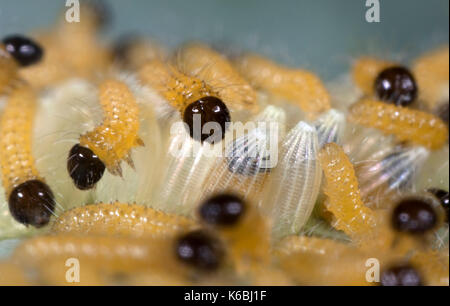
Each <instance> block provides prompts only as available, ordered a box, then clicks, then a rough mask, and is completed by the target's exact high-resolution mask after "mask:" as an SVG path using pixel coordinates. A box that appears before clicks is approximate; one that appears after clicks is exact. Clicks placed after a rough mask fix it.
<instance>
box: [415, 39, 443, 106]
mask: <svg viewBox="0 0 450 306" xmlns="http://www.w3.org/2000/svg"><path fill="white" fill-rule="evenodd" d="M413 72H414V76H415V78H416V80H417V83H418V86H419V98H420V99H421V100H422V101H423V102H425V103H426V104H427V105H428V106H429V108H430V109H434V108H435V107H436V106H438V103H440V102H445V101H444V100H445V99H448V86H449V85H448V80H449V47H448V46H445V47H442V48H440V49H438V50H434V51H432V52H429V53H426V54H425V55H423V56H422V57H420V58H418V59H417V60H416V61H415V62H414V64H413Z"/></svg>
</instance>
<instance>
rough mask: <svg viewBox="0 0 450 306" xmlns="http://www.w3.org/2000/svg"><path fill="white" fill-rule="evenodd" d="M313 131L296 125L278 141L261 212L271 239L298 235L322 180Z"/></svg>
mask: <svg viewBox="0 0 450 306" xmlns="http://www.w3.org/2000/svg"><path fill="white" fill-rule="evenodd" d="M318 150H319V144H318V139H317V132H316V130H315V128H314V127H312V126H310V125H308V124H307V123H304V122H300V123H298V124H297V126H296V127H294V128H293V129H292V130H291V131H290V132H289V133H288V134H287V136H286V137H285V138H284V139H283V140H282V143H281V147H280V152H279V159H278V164H277V165H276V168H275V170H274V171H273V173H272V174H271V176H270V177H269V182H268V183H267V184H268V187H267V188H266V191H265V192H264V197H263V200H262V209H263V211H265V212H266V213H267V214H268V215H270V216H271V218H272V219H273V220H272V222H273V230H272V235H273V236H274V238H275V239H278V238H281V237H283V236H286V235H289V234H296V233H298V232H299V231H300V230H301V229H302V227H303V225H304V224H305V223H306V221H307V220H308V218H309V217H310V215H311V212H312V210H313V208H314V205H315V202H316V199H317V196H318V194H319V187H320V184H321V180H322V171H321V169H320V164H319V160H318V158H317V153H318Z"/></svg>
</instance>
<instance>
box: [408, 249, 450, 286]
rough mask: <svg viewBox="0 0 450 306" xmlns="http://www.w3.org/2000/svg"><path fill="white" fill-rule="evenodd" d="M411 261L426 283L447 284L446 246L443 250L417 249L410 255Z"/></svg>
mask: <svg viewBox="0 0 450 306" xmlns="http://www.w3.org/2000/svg"><path fill="white" fill-rule="evenodd" d="M411 263H412V264H413V265H414V266H416V267H417V268H418V269H419V271H420V272H421V275H422V276H423V277H424V279H425V282H426V285H429V286H448V285H449V274H448V269H449V261H448V247H447V249H443V250H427V251H419V252H417V253H415V254H414V255H413V256H412V258H411Z"/></svg>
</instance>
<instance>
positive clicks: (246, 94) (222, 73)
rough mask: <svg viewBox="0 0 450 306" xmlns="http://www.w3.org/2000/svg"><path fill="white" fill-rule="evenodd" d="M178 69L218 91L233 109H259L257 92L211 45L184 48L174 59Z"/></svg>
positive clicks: (196, 44) (252, 110)
mask: <svg viewBox="0 0 450 306" xmlns="http://www.w3.org/2000/svg"><path fill="white" fill-rule="evenodd" d="M174 61H175V63H176V66H177V68H178V69H179V70H180V71H181V72H183V73H185V74H187V75H190V76H192V77H196V78H199V79H201V80H202V81H204V82H205V83H206V84H208V85H209V86H211V87H212V88H214V89H215V90H216V91H217V93H218V94H219V96H220V97H221V98H222V99H223V101H224V102H225V103H226V104H227V105H228V106H229V107H230V108H231V109H232V110H242V109H246V110H249V111H251V112H254V111H257V110H258V105H257V101H256V92H255V91H254V90H253V88H252V87H251V86H250V84H249V83H248V82H247V81H246V80H245V79H244V78H243V77H242V76H241V75H240V74H239V73H238V72H237V71H236V70H235V68H234V67H233V66H232V65H231V63H230V62H229V61H228V60H227V59H226V58H225V57H224V56H222V55H221V54H219V53H217V52H216V51H214V50H213V49H211V48H209V47H208V46H206V45H204V44H200V43H192V44H188V45H186V46H184V47H182V48H181V49H180V50H179V51H178V52H177V53H176V57H175V59H174Z"/></svg>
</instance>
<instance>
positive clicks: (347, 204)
mask: <svg viewBox="0 0 450 306" xmlns="http://www.w3.org/2000/svg"><path fill="white" fill-rule="evenodd" d="M319 159H320V162H321V166H322V169H323V172H324V176H325V180H326V185H325V187H324V193H325V195H326V196H327V197H328V199H327V200H326V202H325V205H326V208H327V209H328V210H329V211H330V212H331V213H332V214H333V215H334V217H335V218H336V221H335V224H334V226H335V227H336V228H337V229H339V230H342V231H344V232H345V233H346V234H348V235H349V236H350V237H352V238H358V237H362V236H365V235H368V236H370V232H371V231H372V230H373V229H374V227H375V226H376V225H377V218H376V216H375V214H374V213H373V212H372V210H371V209H369V208H367V207H365V205H364V203H363V202H362V199H361V195H360V191H359V188H358V181H357V179H356V174H355V170H354V168H353V165H352V164H351V163H350V161H349V159H348V157H347V155H346V154H345V153H344V151H343V150H342V148H341V147H340V146H338V145H336V144H334V143H329V144H327V145H325V146H324V147H323V148H322V150H321V151H320V153H319Z"/></svg>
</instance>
